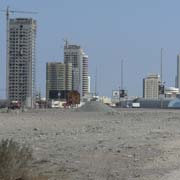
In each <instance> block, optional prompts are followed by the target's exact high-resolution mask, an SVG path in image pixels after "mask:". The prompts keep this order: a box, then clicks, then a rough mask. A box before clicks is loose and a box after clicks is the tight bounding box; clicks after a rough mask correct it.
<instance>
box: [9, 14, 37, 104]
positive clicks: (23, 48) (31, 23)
mask: <svg viewBox="0 0 180 180" xmlns="http://www.w3.org/2000/svg"><path fill="white" fill-rule="evenodd" d="M8 23H9V28H8V41H7V42H8V46H7V54H8V58H7V82H6V85H7V87H6V89H7V98H8V100H10V101H12V100H17V101H20V102H21V103H23V104H25V103H27V105H28V106H30V107H33V99H34V97H35V55H36V53H35V46H36V43H35V42H36V21H35V20H34V19H32V18H16V19H10V20H9V22H8Z"/></svg>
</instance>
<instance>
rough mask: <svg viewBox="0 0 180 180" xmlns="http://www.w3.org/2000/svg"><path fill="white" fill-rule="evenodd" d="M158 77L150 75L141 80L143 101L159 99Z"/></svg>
mask: <svg viewBox="0 0 180 180" xmlns="http://www.w3.org/2000/svg"><path fill="white" fill-rule="evenodd" d="M159 86H160V76H159V75H157V74H150V75H149V76H147V77H146V78H144V79H143V97H144V98H145V99H158V98H159Z"/></svg>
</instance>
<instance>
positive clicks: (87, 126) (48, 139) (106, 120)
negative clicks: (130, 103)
mask: <svg viewBox="0 0 180 180" xmlns="http://www.w3.org/2000/svg"><path fill="white" fill-rule="evenodd" d="M117 111H118V113H114V112H113V113H107V112H76V111H72V110H58V109H55V110H53V109H49V110H33V111H32V110H31V111H27V112H17V111H12V112H9V113H0V139H6V138H13V139H14V140H15V141H18V142H20V143H21V144H22V143H25V144H27V143H28V144H29V145H30V147H32V149H33V157H34V160H33V164H32V168H33V171H34V173H37V174H42V175H47V176H48V177H50V179H57V180H61V179H63V180H136V179H137V180H164V179H166V180H179V179H180V111H179V110H155V109H130V108H129V109H117Z"/></svg>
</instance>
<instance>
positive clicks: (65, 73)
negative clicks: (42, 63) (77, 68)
mask: <svg viewBox="0 0 180 180" xmlns="http://www.w3.org/2000/svg"><path fill="white" fill-rule="evenodd" d="M71 90H72V64H71V63H68V64H64V63H61V62H50V63H47V64H46V99H47V100H48V99H53V97H58V96H59V97H60V96H61V95H62V93H64V92H65V91H71Z"/></svg>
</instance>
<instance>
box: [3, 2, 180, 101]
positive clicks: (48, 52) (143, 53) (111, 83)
mask: <svg viewBox="0 0 180 180" xmlns="http://www.w3.org/2000/svg"><path fill="white" fill-rule="evenodd" d="M7 5H9V6H10V8H11V9H13V10H23V11H36V12H38V14H37V15H34V16H33V17H34V18H35V19H37V23H38V28H37V87H38V88H39V89H41V91H42V93H43V95H45V78H46V77H45V76H46V72H45V64H46V62H48V61H63V40H62V39H63V38H68V39H69V41H70V42H72V43H77V44H79V45H81V46H82V48H83V49H84V51H85V52H86V54H87V55H88V56H89V73H90V75H91V78H92V81H91V82H92V83H91V90H94V76H95V69H96V66H97V69H98V92H99V94H101V95H107V96H110V97H111V94H112V90H113V89H118V87H119V86H120V84H121V60H122V59H123V60H124V87H125V88H126V89H127V90H128V93H129V95H130V96H132V95H140V96H141V95H142V79H143V78H144V77H145V76H146V75H147V74H149V73H159V72H160V49H161V47H162V48H164V56H163V62H164V64H163V79H164V81H165V82H166V85H167V86H174V79H175V75H176V56H177V54H178V53H180V1H179V0H171V1H170V0H0V9H6V6H7ZM11 17H29V15H28V14H27V15H24V14H12V16H11ZM5 37H6V36H5V14H4V13H0V90H1V91H0V98H3V97H4V96H5V95H4V94H5V65H6V62H5Z"/></svg>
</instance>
